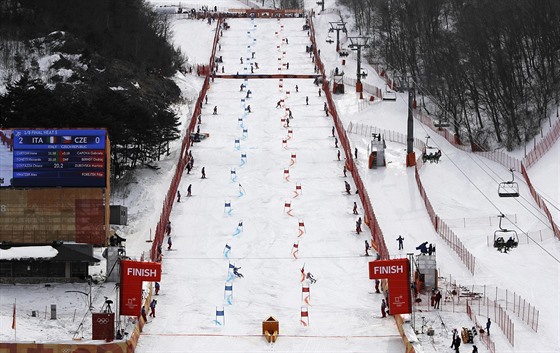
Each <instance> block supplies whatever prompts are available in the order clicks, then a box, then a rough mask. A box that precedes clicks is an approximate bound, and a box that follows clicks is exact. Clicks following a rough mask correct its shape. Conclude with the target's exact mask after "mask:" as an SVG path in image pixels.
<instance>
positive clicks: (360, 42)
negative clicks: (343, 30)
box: [348, 36, 369, 93]
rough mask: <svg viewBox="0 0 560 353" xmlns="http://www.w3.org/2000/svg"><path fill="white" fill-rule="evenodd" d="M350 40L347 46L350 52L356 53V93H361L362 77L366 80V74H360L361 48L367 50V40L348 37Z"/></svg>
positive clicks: (359, 37)
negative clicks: (354, 51)
mask: <svg viewBox="0 0 560 353" xmlns="http://www.w3.org/2000/svg"><path fill="white" fill-rule="evenodd" d="M348 39H350V45H349V46H348V47H349V48H350V49H352V50H356V51H357V52H358V58H357V62H358V63H357V65H356V92H359V93H361V92H363V90H364V89H363V86H362V77H363V78H366V76H367V73H365V72H362V48H369V45H368V44H367V42H368V40H369V38H368V37H365V36H358V37H348Z"/></svg>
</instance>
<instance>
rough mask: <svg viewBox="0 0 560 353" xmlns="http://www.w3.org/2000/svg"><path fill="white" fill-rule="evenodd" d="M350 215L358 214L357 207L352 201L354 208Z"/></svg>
mask: <svg viewBox="0 0 560 353" xmlns="http://www.w3.org/2000/svg"><path fill="white" fill-rule="evenodd" d="M352 213H353V214H358V205H357V204H356V201H354V207H353V208H352Z"/></svg>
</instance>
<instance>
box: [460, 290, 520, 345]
mask: <svg viewBox="0 0 560 353" xmlns="http://www.w3.org/2000/svg"><path fill="white" fill-rule="evenodd" d="M474 301H475V300H471V302H470V304H469V302H468V301H467V313H468V311H469V309H470V310H471V312H472V313H473V314H475V315H479V316H484V317H487V318H489V319H490V320H491V322H492V321H493V322H494V323H495V324H497V325H498V327H499V328H500V329H501V330H502V332H503V333H504V336H506V338H507V340H508V341H509V343H510V344H511V345H512V346H515V342H514V336H515V335H514V324H513V321H512V320H511V318H510V317H509V315H508V314H507V312H506V309H505V308H504V307H502V306H501V305H500V304H499V303H498V302H497V301H496V300H492V299H489V298H487V297H483V298H481V299H479V300H476V302H477V305H473V304H474ZM469 316H470V315H469Z"/></svg>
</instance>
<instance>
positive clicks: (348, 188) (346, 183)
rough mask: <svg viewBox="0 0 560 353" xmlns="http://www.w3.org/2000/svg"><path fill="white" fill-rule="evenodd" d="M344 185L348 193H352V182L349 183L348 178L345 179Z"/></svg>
mask: <svg viewBox="0 0 560 353" xmlns="http://www.w3.org/2000/svg"><path fill="white" fill-rule="evenodd" d="M344 187H345V189H346V193H347V194H348V195H350V184H348V182H347V181H346V180H345V181H344Z"/></svg>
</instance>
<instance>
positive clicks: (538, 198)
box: [521, 164, 560, 240]
mask: <svg viewBox="0 0 560 353" xmlns="http://www.w3.org/2000/svg"><path fill="white" fill-rule="evenodd" d="M521 174H522V175H523V177H524V178H525V183H527V187H529V191H530V192H531V195H532V196H533V199H534V200H535V202H536V203H537V205H539V207H540V208H541V209H542V210H543V212H544V214H545V215H546V218H547V219H548V221H549V222H550V225H551V226H552V231H553V232H554V235H555V236H556V238H557V239H559V240H560V229H559V228H558V225H557V224H556V222H554V219H553V218H552V214H551V213H550V211H549V210H548V207H547V206H546V203H545V202H544V200H543V198H542V197H541V195H539V193H538V192H537V190H536V189H535V187H534V186H533V183H531V180H530V179H529V174H527V170H526V169H525V166H524V165H523V164H521Z"/></svg>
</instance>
